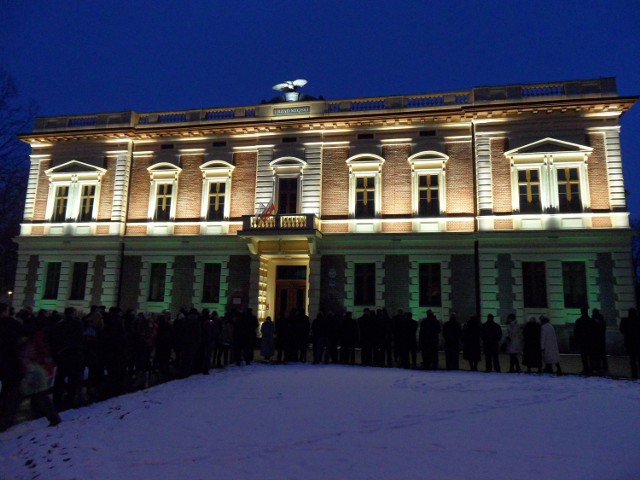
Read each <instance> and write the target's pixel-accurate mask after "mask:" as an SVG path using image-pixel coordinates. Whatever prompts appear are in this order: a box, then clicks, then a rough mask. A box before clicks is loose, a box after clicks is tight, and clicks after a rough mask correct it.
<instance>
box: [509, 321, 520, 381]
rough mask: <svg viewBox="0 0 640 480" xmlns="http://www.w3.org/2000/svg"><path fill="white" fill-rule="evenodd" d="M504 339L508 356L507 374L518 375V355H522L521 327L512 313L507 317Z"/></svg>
mask: <svg viewBox="0 0 640 480" xmlns="http://www.w3.org/2000/svg"><path fill="white" fill-rule="evenodd" d="M506 338H507V348H506V352H507V353H508V354H509V373H520V361H519V360H518V355H521V354H522V327H521V326H520V324H519V323H518V320H516V316H515V315H514V314H513V313H510V314H509V316H508V317H507V337H506Z"/></svg>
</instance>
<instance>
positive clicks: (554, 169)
mask: <svg viewBox="0 0 640 480" xmlns="http://www.w3.org/2000/svg"><path fill="white" fill-rule="evenodd" d="M592 151H593V149H592V148H591V147H586V146H584V145H578V144H576V143H570V142H565V141H562V140H556V139H553V138H545V139H543V140H539V141H537V142H534V143H531V144H528V145H525V146H523V147H520V148H516V149H514V150H510V151H508V152H505V156H506V157H507V158H509V160H510V162H511V176H512V183H511V184H512V202H513V210H514V211H515V212H519V213H543V212H559V213H578V212H583V211H586V210H588V209H589V207H590V198H589V183H588V178H587V162H588V159H589V155H590V154H591V152H592Z"/></svg>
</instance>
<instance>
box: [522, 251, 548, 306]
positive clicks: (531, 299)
mask: <svg viewBox="0 0 640 480" xmlns="http://www.w3.org/2000/svg"><path fill="white" fill-rule="evenodd" d="M522 291H523V292H522V293H523V296H524V307H525V308H547V275H546V269H545V264H544V262H522Z"/></svg>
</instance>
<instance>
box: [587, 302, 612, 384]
mask: <svg viewBox="0 0 640 480" xmlns="http://www.w3.org/2000/svg"><path fill="white" fill-rule="evenodd" d="M591 318H592V319H593V329H594V334H593V344H592V347H591V348H592V357H591V358H592V360H591V361H592V363H593V368H594V369H596V370H601V371H603V372H608V371H609V362H608V361H607V321H606V320H605V319H604V317H603V316H602V314H601V313H600V310H598V309H597V308H594V309H593V310H592V311H591Z"/></svg>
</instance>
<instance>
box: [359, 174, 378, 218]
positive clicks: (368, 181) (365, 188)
mask: <svg viewBox="0 0 640 480" xmlns="http://www.w3.org/2000/svg"><path fill="white" fill-rule="evenodd" d="M355 194H356V198H355V204H356V209H355V215H354V216H355V218H373V217H375V216H376V181H375V177H360V178H356V191H355Z"/></svg>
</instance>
